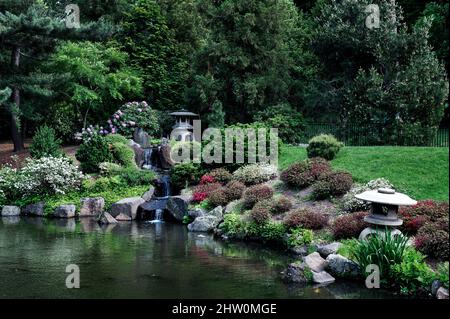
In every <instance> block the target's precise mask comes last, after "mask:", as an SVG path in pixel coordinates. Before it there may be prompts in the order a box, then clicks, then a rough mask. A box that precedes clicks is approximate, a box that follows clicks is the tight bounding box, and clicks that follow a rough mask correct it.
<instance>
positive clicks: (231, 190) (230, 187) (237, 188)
mask: <svg viewBox="0 0 450 319" xmlns="http://www.w3.org/2000/svg"><path fill="white" fill-rule="evenodd" d="M224 191H225V194H226V195H227V198H228V201H230V202H231V201H233V200H236V199H240V198H241V197H242V194H243V193H244V191H245V185H244V184H242V183H241V182H238V181H231V182H228V183H227V184H226V185H225V190H224Z"/></svg>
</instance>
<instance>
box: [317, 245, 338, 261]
mask: <svg viewBox="0 0 450 319" xmlns="http://www.w3.org/2000/svg"><path fill="white" fill-rule="evenodd" d="M341 246H342V244H341V243H331V244H328V245H319V246H317V252H318V253H319V254H320V255H321V256H322V257H324V258H327V257H328V255H331V254H336V253H337V251H338V249H339V248H340V247H341Z"/></svg>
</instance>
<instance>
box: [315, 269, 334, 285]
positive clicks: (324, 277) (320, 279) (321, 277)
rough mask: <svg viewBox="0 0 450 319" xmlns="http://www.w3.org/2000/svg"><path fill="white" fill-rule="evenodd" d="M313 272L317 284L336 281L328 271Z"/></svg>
mask: <svg viewBox="0 0 450 319" xmlns="http://www.w3.org/2000/svg"><path fill="white" fill-rule="evenodd" d="M312 274H313V281H314V282H315V283H316V284H330V283H332V282H334V281H335V279H334V277H333V276H331V275H330V274H329V273H327V272H326V271H321V272H315V271H313V272H312Z"/></svg>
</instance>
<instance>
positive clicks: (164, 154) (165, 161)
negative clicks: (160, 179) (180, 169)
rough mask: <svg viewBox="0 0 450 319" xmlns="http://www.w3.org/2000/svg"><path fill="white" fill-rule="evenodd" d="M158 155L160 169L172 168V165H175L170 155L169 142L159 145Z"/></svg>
mask: <svg viewBox="0 0 450 319" xmlns="http://www.w3.org/2000/svg"><path fill="white" fill-rule="evenodd" d="M160 155H161V156H160V160H161V168H162V169H170V168H172V166H174V165H175V162H174V161H173V160H172V157H171V150H170V145H169V144H165V145H161V149H160Z"/></svg>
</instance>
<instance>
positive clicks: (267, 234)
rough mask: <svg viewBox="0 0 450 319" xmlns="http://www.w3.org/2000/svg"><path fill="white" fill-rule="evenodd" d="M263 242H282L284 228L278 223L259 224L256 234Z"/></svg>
mask: <svg viewBox="0 0 450 319" xmlns="http://www.w3.org/2000/svg"><path fill="white" fill-rule="evenodd" d="M257 234H258V235H259V237H260V238H261V239H262V241H263V242H279V243H281V242H283V239H284V235H285V234H286V228H285V227H284V225H283V224H282V223H280V222H277V221H273V220H269V221H267V222H266V223H264V224H259V228H258V233H257Z"/></svg>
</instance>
